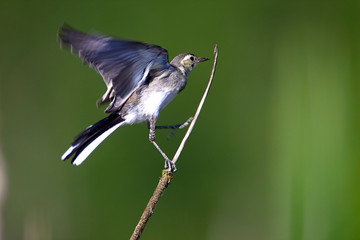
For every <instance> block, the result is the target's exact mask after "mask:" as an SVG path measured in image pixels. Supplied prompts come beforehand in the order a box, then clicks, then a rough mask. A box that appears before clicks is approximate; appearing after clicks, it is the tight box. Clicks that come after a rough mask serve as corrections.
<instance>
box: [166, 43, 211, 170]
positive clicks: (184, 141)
mask: <svg viewBox="0 0 360 240" xmlns="http://www.w3.org/2000/svg"><path fill="white" fill-rule="evenodd" d="M214 53H215V58H214V64H213V68H212V71H211V76H210V80H209V83H208V85H207V87H206V90H205V92H204V95H203V97H202V99H201V101H200V104H199V106H198V108H197V110H196V112H195V115H194V120H192V122H191V123H190V126H189V128H188V130H187V131H186V134H185V136H184V138H183V140H182V141H181V143H180V146H179V148H178V150H177V151H176V153H175V155H174V158H173V159H172V160H171V162H172V163H173V164H174V165H175V164H176V162H177V160H178V159H179V156H180V154H181V152H182V150H183V148H184V146H185V143H186V141H187V140H188V138H189V136H190V133H191V131H192V130H193V128H194V125H195V123H196V120H197V118H198V117H199V114H200V111H201V108H202V107H203V105H204V102H205V99H206V97H207V94H208V92H209V90H210V86H211V83H212V80H213V78H214V74H215V69H216V63H217V56H218V46H217V44H216V45H215V49H214Z"/></svg>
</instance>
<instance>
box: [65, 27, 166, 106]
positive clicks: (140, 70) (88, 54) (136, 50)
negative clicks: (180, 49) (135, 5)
mask: <svg viewBox="0 0 360 240" xmlns="http://www.w3.org/2000/svg"><path fill="white" fill-rule="evenodd" d="M59 39H60V43H61V45H62V46H68V47H70V48H71V51H72V52H73V53H76V54H78V56H79V57H80V58H81V59H83V60H84V61H85V62H86V63H87V64H89V66H91V67H93V68H94V69H95V70H96V71H97V72H98V73H99V74H100V75H101V76H102V77H103V79H104V81H105V84H106V86H107V91H106V93H105V94H104V96H103V97H102V99H101V100H99V103H100V104H102V103H105V102H109V101H110V100H112V102H111V104H110V105H109V107H108V108H107V109H106V110H105V111H106V112H114V111H117V110H119V109H120V108H121V107H122V105H123V104H124V102H125V101H126V100H127V99H128V97H129V96H130V95H131V94H132V93H133V92H134V91H135V90H136V89H137V88H138V87H139V86H141V85H142V84H143V83H144V82H145V80H146V77H147V75H148V73H149V71H150V70H153V69H157V70H162V69H164V68H168V67H169V66H170V63H169V60H168V53H167V50H166V49H164V48H162V47H160V46H156V45H151V44H147V43H142V42H133V41H126V40H121V39H116V38H112V37H108V36H101V35H90V34H86V33H82V32H79V31H77V30H75V29H73V28H71V27H70V26H68V25H64V26H62V27H61V28H60V30H59Z"/></svg>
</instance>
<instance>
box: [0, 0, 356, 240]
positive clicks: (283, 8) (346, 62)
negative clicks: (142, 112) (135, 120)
mask: <svg viewBox="0 0 360 240" xmlns="http://www.w3.org/2000/svg"><path fill="white" fill-rule="evenodd" d="M359 10H360V3H359V1H348V0H345V1H330V0H328V1H285V0H275V1H257V0H256V1H253V0H243V1H226V0H225V1H180V2H179V1H178V2H173V3H172V2H170V1H106V0H105V1H78V2H75V1H41V0H39V1H22V0H14V1H9V0H5V1H1V2H0V26H1V33H0V34H1V37H0V124H1V125H0V149H1V157H0V159H1V161H0V192H1V194H0V201H1V212H0V219H1V220H0V223H1V237H2V239H6V240H18V239H26V240H50V239H51V240H57V239H59V240H60V239H61V240H64V239H66V240H72V239H87V240H91V239H128V238H129V237H130V235H131V233H132V231H133V229H134V227H135V225H136V223H137V221H138V219H139V217H140V216H141V213H142V211H143V209H144V208H145V205H146V203H147V201H148V199H149V197H150V196H151V194H152V191H153V190H154V188H155V186H156V184H157V181H158V179H159V177H160V174H161V169H162V167H163V160H162V158H161V156H160V154H159V153H158V152H157V151H156V149H155V148H154V147H153V146H152V145H151V144H150V143H149V141H148V130H147V128H146V124H139V125H134V126H126V127H122V128H121V129H119V130H118V131H116V132H115V133H114V134H113V135H112V136H111V137H109V138H108V139H107V140H106V141H105V142H104V143H103V144H102V145H101V146H100V147H99V148H98V149H97V150H96V151H95V152H94V153H93V154H92V155H91V156H90V157H89V158H88V159H87V161H86V162H85V163H84V164H83V165H81V166H79V167H75V166H72V165H71V164H70V163H69V162H62V161H60V156H61V155H62V154H63V152H64V151H65V150H66V149H67V148H68V147H69V145H70V143H71V141H72V140H73V137H74V136H75V135H77V134H78V133H80V132H81V131H82V130H83V129H84V128H85V127H87V126H88V125H90V124H92V123H94V122H96V121H98V120H100V119H101V118H103V117H105V115H104V113H103V110H104V108H100V109H97V108H96V106H95V102H96V100H97V99H98V98H100V97H101V96H102V94H103V92H104V91H105V85H104V83H103V82H102V79H101V77H100V76H99V75H97V74H96V73H95V71H94V70H93V69H90V68H88V67H87V66H85V65H83V64H82V63H81V60H79V59H78V58H77V57H75V56H73V55H71V54H70V53H69V52H68V51H62V50H60V48H59V44H58V42H57V37H56V35H57V30H58V28H59V27H60V26H61V25H62V23H63V22H67V23H69V24H70V25H72V26H74V27H75V28H78V29H80V30H82V31H86V32H89V31H92V30H97V31H100V32H102V33H105V34H109V35H113V36H119V37H122V38H127V39H134V40H139V41H146V42H149V43H154V44H158V45H161V46H163V47H165V48H166V49H168V51H169V55H170V58H172V57H174V56H175V55H177V54H178V53H181V52H193V53H195V54H197V55H199V56H201V57H210V58H211V59H213V49H214V46H215V44H216V43H217V44H218V45H219V59H218V67H217V72H216V75H215V79H214V83H213V85H212V88H211V91H210V94H209V96H208V99H207V101H206V103H205V105H204V108H203V111H202V113H201V115H200V117H199V119H198V122H197V125H196V126H195V129H194V131H193V133H192V135H191V136H190V139H189V141H188V142H187V145H186V146H185V149H184V151H183V153H182V155H181V157H180V159H179V162H178V165H177V166H178V169H179V171H178V172H177V173H176V175H175V179H174V181H173V182H172V183H171V185H170V187H169V188H168V189H167V190H166V192H165V194H164V196H163V197H162V198H161V200H160V203H159V205H158V207H157V209H156V211H155V213H154V215H153V217H152V218H151V219H150V221H149V223H148V225H147V227H146V229H145V232H144V234H143V236H142V239H174V240H176V239H208V240H215V239H253V240H254V239H259V240H260V239H261V240H263V239H267V240H268V239H270V240H271V239H273V240H282V239H284V240H287V239H306V240H308V239H309V240H310V239H315V240H321V239H360V187H359V183H360V163H359V157H360V147H359V143H360V128H359V120H360V109H359V100H360V94H359V90H360V81H359V80H360V12H359ZM211 67H212V63H211V62H206V63H203V64H201V65H199V66H198V67H197V68H196V69H195V70H194V71H193V72H192V73H191V75H190V79H189V83H188V85H187V88H186V89H185V90H184V91H183V92H182V93H181V94H180V95H179V96H178V97H177V98H176V99H175V100H174V101H173V102H172V103H171V104H170V105H169V106H168V107H167V108H166V109H165V110H164V111H163V112H162V114H161V116H160V119H159V124H162V125H166V124H176V123H180V122H183V121H185V120H186V119H187V118H188V117H190V116H191V115H193V113H194V112H195V109H196V107H197V104H198V102H199V101H200V98H201V95H202V93H203V91H204V89H205V86H206V84H207V81H208V79H209V75H210V71H211ZM170 132H171V131H167V130H163V131H162V132H158V133H157V139H158V141H159V144H160V146H162V147H163V149H164V150H165V151H166V152H167V153H168V155H170V156H172V155H173V154H174V153H175V150H176V148H177V146H178V144H179V142H180V141H181V139H182V137H183V135H184V133H185V131H184V130H180V131H178V132H177V133H176V135H175V136H174V137H173V138H172V139H171V140H170V141H168V140H167V139H166V136H167V135H168V134H169V133H170Z"/></svg>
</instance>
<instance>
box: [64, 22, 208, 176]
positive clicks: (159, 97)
mask: <svg viewBox="0 0 360 240" xmlns="http://www.w3.org/2000/svg"><path fill="white" fill-rule="evenodd" d="M58 36H59V41H60V44H61V46H68V47H70V49H71V51H72V52H73V53H75V54H77V55H78V56H79V57H80V58H81V59H82V60H83V61H84V62H86V63H87V64H88V65H89V66H90V67H93V68H94V69H95V70H96V71H97V72H98V73H99V74H100V75H101V76H102V78H103V79H104V81H105V84H106V86H107V90H106V92H105V94H104V95H103V96H102V98H101V99H100V100H98V102H97V103H98V105H101V104H104V103H108V102H109V106H108V107H107V108H106V109H105V113H109V115H108V116H107V117H106V118H104V119H102V120H100V121H99V122H97V123H95V124H93V125H91V126H89V127H88V128H86V129H85V131H84V132H82V133H81V134H79V135H78V136H77V137H76V139H75V141H74V142H73V143H72V145H71V147H70V148H69V149H68V150H67V151H66V152H65V153H64V154H63V155H62V157H61V159H62V160H66V159H69V158H70V157H71V156H73V159H72V163H73V164H74V165H80V164H81V163H82V162H83V161H84V160H85V159H86V158H87V157H88V156H89V155H90V154H91V152H92V151H93V150H94V149H95V148H96V147H97V146H98V145H99V144H100V143H101V142H102V141H104V139H105V138H107V137H108V136H109V135H110V134H111V133H113V132H114V131H115V130H116V129H117V128H118V127H120V126H123V125H126V124H134V123H140V122H144V121H148V126H149V128H150V131H149V140H150V141H151V142H152V143H153V144H154V145H155V147H156V148H157V149H158V150H159V151H160V152H161V153H162V155H163V156H164V158H165V167H166V168H168V170H169V171H176V167H175V166H174V165H173V164H172V163H171V161H170V160H169V159H168V158H167V157H166V155H165V154H164V153H163V152H162V151H161V149H160V147H159V146H158V145H157V143H156V142H155V128H156V127H155V123H156V120H157V119H158V117H159V114H160V111H161V110H162V109H164V107H166V105H168V104H169V103H170V102H171V100H173V99H174V98H175V96H176V95H177V94H178V93H179V92H181V91H182V90H183V89H184V88H185V86H186V83H187V79H188V76H189V73H190V72H191V70H193V69H194V67H196V66H197V65H198V64H199V63H200V62H203V61H206V60H208V58H200V57H197V56H195V55H194V54H191V53H181V54H179V55H177V56H176V57H175V58H174V59H173V60H172V61H171V62H170V63H169V60H168V52H167V50H166V49H164V48H162V47H160V46H156V45H152V44H148V43H143V42H135V41H127V40H121V39H117V38H113V37H109V36H104V35H91V34H86V33H83V32H80V31H77V30H75V29H74V28H72V27H70V26H69V25H63V26H62V27H61V28H60V30H59V34H58ZM178 126H179V125H177V126H175V127H178Z"/></svg>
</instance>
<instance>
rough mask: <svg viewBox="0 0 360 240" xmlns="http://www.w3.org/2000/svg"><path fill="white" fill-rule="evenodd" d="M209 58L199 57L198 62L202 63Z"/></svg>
mask: <svg viewBox="0 0 360 240" xmlns="http://www.w3.org/2000/svg"><path fill="white" fill-rule="evenodd" d="M207 60H209V59H208V58H198V62H199V63H200V62H205V61H207Z"/></svg>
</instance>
